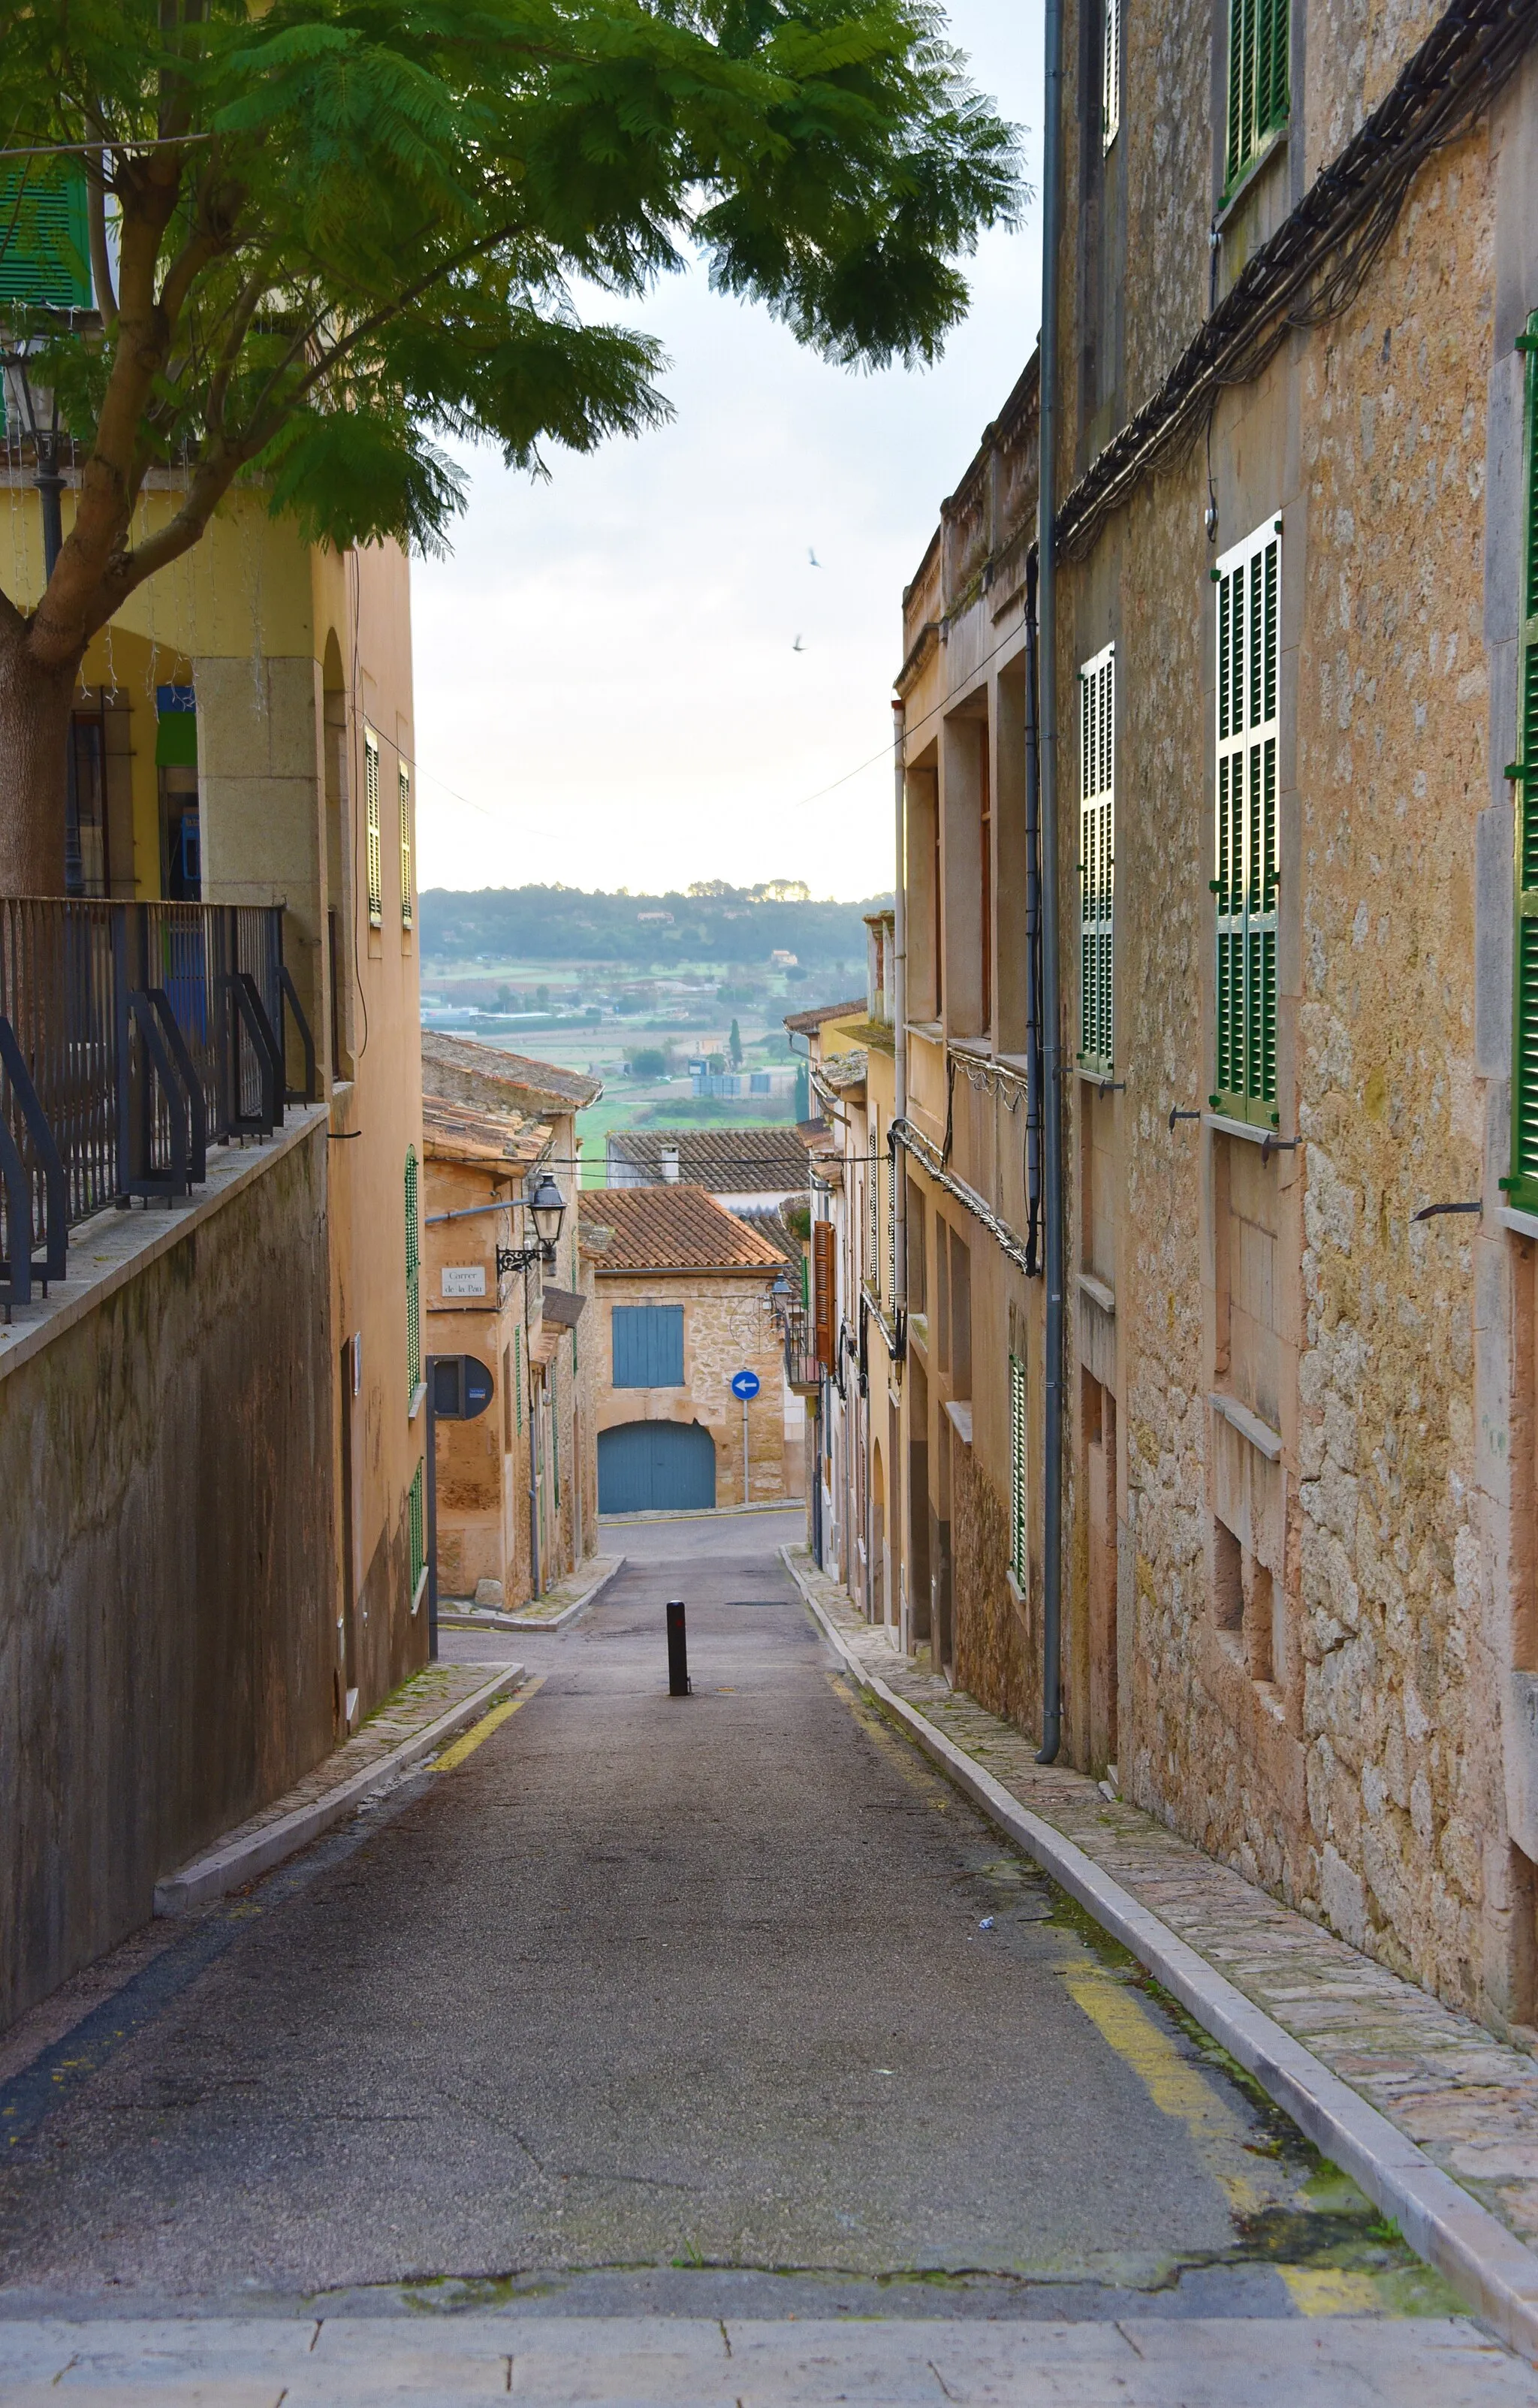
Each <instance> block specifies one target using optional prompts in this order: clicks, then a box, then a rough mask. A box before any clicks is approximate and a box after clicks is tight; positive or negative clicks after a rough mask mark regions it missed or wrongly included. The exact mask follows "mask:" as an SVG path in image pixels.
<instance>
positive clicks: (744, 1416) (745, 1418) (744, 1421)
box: [742, 1397, 753, 1505]
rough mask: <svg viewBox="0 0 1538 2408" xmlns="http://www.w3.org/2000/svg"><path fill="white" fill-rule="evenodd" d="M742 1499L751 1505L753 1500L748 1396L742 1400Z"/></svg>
mask: <svg viewBox="0 0 1538 2408" xmlns="http://www.w3.org/2000/svg"><path fill="white" fill-rule="evenodd" d="M742 1501H743V1503H744V1504H745V1505H750V1504H751V1503H752V1501H753V1499H752V1495H751V1492H750V1491H749V1489H748V1399H747V1398H746V1397H744V1398H743V1400H742Z"/></svg>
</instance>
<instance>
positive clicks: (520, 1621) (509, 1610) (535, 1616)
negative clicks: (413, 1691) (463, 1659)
mask: <svg viewBox="0 0 1538 2408" xmlns="http://www.w3.org/2000/svg"><path fill="white" fill-rule="evenodd" d="M624 1569H625V1559H624V1556H623V1555H588V1556H586V1557H585V1558H584V1560H583V1561H582V1562H581V1563H579V1564H578V1565H577V1570H575V1571H573V1572H568V1573H567V1575H566V1577H565V1579H564V1580H559V1581H556V1582H554V1583H553V1584H551V1586H550V1587H549V1588H548V1589H547V1590H546V1592H545V1594H544V1596H543V1597H541V1598H531V1600H530V1602H529V1603H528V1604H527V1605H520V1606H513V1607H507V1606H497V1605H482V1606H477V1605H476V1604H475V1603H474V1602H473V1601H472V1600H471V1599H469V1598H463V1597H450V1598H441V1599H440V1600H439V1604H438V1627H439V1629H440V1630H559V1629H561V1628H562V1627H563V1625H564V1624H566V1623H568V1622H570V1621H571V1620H572V1618H573V1616H574V1615H576V1614H578V1613H581V1611H582V1608H583V1607H584V1606H585V1605H591V1603H592V1601H593V1599H594V1598H598V1597H602V1595H603V1593H604V1591H605V1589H606V1588H607V1587H608V1585H609V1583H610V1582H611V1581H613V1580H618V1578H619V1574H620V1573H621V1572H622V1571H623V1570H624Z"/></svg>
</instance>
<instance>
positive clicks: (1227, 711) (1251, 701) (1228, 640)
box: [1209, 519, 1282, 1128]
mask: <svg viewBox="0 0 1538 2408" xmlns="http://www.w3.org/2000/svg"><path fill="white" fill-rule="evenodd" d="M1214 573H1215V575H1216V577H1217V580H1218V760H1217V831H1216V843H1215V851H1216V855H1217V859H1216V863H1215V869H1216V875H1215V876H1214V879H1213V882H1212V888H1213V894H1214V896H1216V898H1217V904H1218V913H1217V919H1218V960H1217V981H1216V1000H1217V1076H1216V1080H1215V1082H1214V1083H1215V1088H1216V1092H1215V1093H1214V1094H1213V1096H1212V1097H1210V1098H1209V1100H1210V1102H1211V1104H1212V1108H1213V1110H1214V1111H1220V1112H1223V1113H1225V1114H1227V1116H1228V1117H1229V1118H1230V1119H1232V1120H1245V1121H1253V1122H1255V1123H1256V1124H1257V1125H1260V1126H1261V1127H1265V1128H1275V1126H1276V1125H1277V1112H1276V890H1277V885H1278V882H1279V876H1280V855H1279V851H1278V842H1277V825H1276V822H1277V801H1276V778H1277V728H1278V716H1277V714H1278V709H1279V687H1280V662H1279V645H1280V634H1281V628H1280V610H1281V581H1282V533H1281V521H1280V519H1277V520H1276V521H1275V522H1274V523H1273V524H1271V525H1269V526H1267V527H1264V528H1262V529H1260V530H1259V531H1258V532H1257V533H1256V534H1254V535H1252V536H1250V537H1248V538H1246V541H1245V542H1244V543H1242V544H1238V545H1236V546H1235V548H1234V550H1233V551H1232V552H1227V553H1225V555H1224V557H1223V558H1222V559H1221V560H1220V561H1219V562H1218V566H1217V569H1216V571H1215V572H1214Z"/></svg>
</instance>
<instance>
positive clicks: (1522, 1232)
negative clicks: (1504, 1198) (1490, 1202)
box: [1496, 1204, 1538, 1238]
mask: <svg viewBox="0 0 1538 2408" xmlns="http://www.w3.org/2000/svg"><path fill="white" fill-rule="evenodd" d="M1496 1219H1497V1220H1498V1221H1499V1222H1500V1224H1501V1226H1502V1229H1509V1230H1510V1231H1511V1233H1512V1236H1513V1237H1514V1238H1538V1212H1524V1211H1520V1210H1519V1209H1518V1207H1517V1205H1515V1204H1502V1206H1501V1208H1500V1210H1499V1211H1498V1212H1497V1214H1496Z"/></svg>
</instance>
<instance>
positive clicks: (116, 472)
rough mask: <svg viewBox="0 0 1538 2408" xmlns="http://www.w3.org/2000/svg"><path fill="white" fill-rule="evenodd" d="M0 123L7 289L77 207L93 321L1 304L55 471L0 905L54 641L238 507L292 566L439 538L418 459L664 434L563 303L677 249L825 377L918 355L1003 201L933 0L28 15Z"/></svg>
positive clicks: (645, 393) (45, 773) (442, 516)
mask: <svg viewBox="0 0 1538 2408" xmlns="http://www.w3.org/2000/svg"><path fill="white" fill-rule="evenodd" d="M0 126H3V127H4V128H5V135H4V141H5V146H6V148H7V151H9V152H12V153H14V152H17V151H19V150H27V151H28V155H27V156H26V157H24V158H16V157H12V158H11V159H10V160H9V161H8V162H7V163H6V164H5V165H4V169H3V173H4V181H3V182H0V278H3V276H4V271H5V265H6V259H7V253H8V254H9V256H10V257H11V259H12V262H13V264H14V262H15V260H16V259H17V258H18V257H20V256H22V255H24V254H26V253H27V251H28V246H29V245H30V246H32V250H31V252H30V256H31V257H32V258H33V260H34V261H36V257H37V246H39V245H41V246H43V248H44V249H45V250H46V249H47V247H48V244H49V242H50V240H51V239H52V237H50V236H48V234H47V227H48V225H49V224H50V223H51V222H53V220H54V218H55V217H56V215H57V213H58V209H57V205H58V203H59V200H60V196H61V193H62V192H63V191H64V189H65V186H66V185H67V181H68V179H71V178H75V179H79V178H83V179H84V180H83V187H80V186H79V185H77V187H76V191H77V195H78V198H79V199H80V202H81V214H82V219H83V225H84V243H83V249H84V251H86V252H87V253H88V254H89V268H90V277H89V281H86V282H85V283H84V286H83V292H82V295H81V297H82V298H83V297H88V296H89V295H90V294H91V293H92V292H93V293H94V299H95V304H96V307H95V308H93V309H87V308H82V309H78V310H72V309H64V308H53V307H50V308H41V309H35V310H31V311H29V310H27V309H24V308H20V307H19V306H18V305H16V304H15V303H7V304H6V305H5V306H4V310H3V314H4V316H5V318H6V320H7V326H8V331H9V334H10V337H11V338H12V341H13V343H14V342H17V341H23V340H24V341H25V342H26V343H27V344H28V345H29V346H31V347H34V357H33V361H32V366H31V373H32V375H33V376H34V378H35V379H36V380H37V381H38V382H40V383H42V384H44V385H47V386H49V387H50V388H51V389H53V390H55V391H56V392H57V393H58V394H59V395H60V396H61V399H62V403H63V409H64V423H65V426H66V428H67V431H68V434H69V436H70V437H71V439H72V442H73V446H74V465H75V466H76V468H77V469H78V484H77V490H76V494H75V515H74V523H73V525H72V526H71V528H70V531H69V533H68V535H67V538H65V539H64V544H63V548H62V550H61V551H60V552H59V556H58V559H57V561H56V563H55V564H54V566H53V567H52V570H51V574H50V576H49V580H48V584H47V590H46V591H45V593H44V594H43V595H42V598H41V600H40V601H39V602H38V603H37V605H36V609H26V608H23V607H22V606H21V603H20V602H19V601H18V600H17V599H15V598H7V597H6V596H4V595H0V762H3V764H4V767H5V771H6V775H5V778H4V781H3V787H0V892H5V891H10V892H17V891H33V892H41V893H51V892H59V891H61V890H62V887H63V883H64V748H65V735H66V724H67V713H68V708H69V695H70V690H71V687H72V686H73V684H74V681H75V678H76V673H77V670H78V666H79V663H80V660H81V658H82V656H83V653H84V650H85V647H86V644H87V643H88V641H89V640H90V638H91V637H92V636H93V634H94V633H95V632H96V631H97V630H98V629H99V628H101V627H102V626H103V625H104V624H106V622H107V620H108V618H109V617H110V616H111V614H112V613H113V612H114V611H115V610H116V609H119V608H120V607H121V604H122V603H123V602H124V601H125V600H126V598H127V596H128V595H130V594H132V593H133V592H134V590H135V587H137V586H139V585H141V584H142V583H143V582H144V581H145V580H146V579H147V578H149V577H151V576H153V575H154V573H155V572H156V570H157V569H160V568H164V566H166V565H167V564H168V563H169V562H171V561H174V560H176V559H177V558H178V557H179V556H180V555H181V554H182V553H184V552H187V551H188V550H190V549H191V547H192V545H194V544H195V543H196V542H197V541H198V539H199V538H200V537H201V536H202V534H203V532H204V530H205V528H206V525H207V523H208V521H209V518H210V516H211V515H212V513H213V511H214V510H215V509H217V507H218V506H219V504H220V502H221V499H222V498H223V497H224V496H225V495H227V494H228V493H229V492H230V489H231V487H232V486H233V485H234V484H235V482H236V480H241V479H254V480H257V481H258V482H259V484H260V486H261V489H262V491H263V494H264V495H265V498H266V501H267V505H268V507H269V508H270V509H272V510H273V511H274V512H278V513H284V514H287V515H288V516H290V517H291V518H292V520H293V521H294V522H295V523H296V524H297V526H298V527H299V529H300V530H301V532H302V534H303V535H304V536H305V537H306V538H307V539H309V540H319V541H324V542H329V543H334V544H337V545H343V546H346V545H352V544H358V543H368V542H372V541H377V540H379V539H381V538H387V537H394V538H399V539H401V540H402V541H405V542H408V543H411V544H415V545H417V546H419V547H426V548H430V549H431V548H434V547H438V546H441V545H442V544H443V543H444V540H445V537H446V534H447V531H448V529H449V526H450V524H451V523H452V521H453V518H454V516H455V514H456V512H457V511H458V510H460V509H462V508H463V499H464V495H463V485H462V481H461V479H460V477H459V475H458V473H457V472H456V470H455V468H454V466H453V465H452V463H451V462H450V461H449V458H448V457H447V456H446V454H445V453H444V452H443V450H442V449H441V448H440V447H441V444H442V442H443V440H444V439H445V438H446V437H486V438H489V439H490V440H491V441H493V442H494V443H496V444H497V445H499V446H500V448H501V450H502V452H503V454H504V456H505V458H506V460H508V461H509V462H510V463H514V464H517V465H520V466H525V467H529V468H537V467H538V466H540V465H541V447H542V446H543V445H546V444H551V443H559V444H564V445H566V446H568V447H570V448H572V449H574V450H577V451H587V450H590V449H591V448H592V447H593V446H594V445H596V444H597V443H598V442H600V441H601V440H602V439H603V437H605V436H607V435H612V434H635V433H638V432H639V431H640V430H642V429H643V428H645V427H648V426H649V425H653V424H655V423H657V422H658V421H659V420H660V419H662V417H663V416H664V415H665V414H666V408H667V405H666V403H665V401H664V400H663V398H662V394H660V392H659V390H658V387H657V384H656V381H655V380H656V376H657V373H658V370H659V368H660V366H662V360H661V355H660V352H659V351H658V348H657V346H656V345H655V344H654V343H653V342H651V341H650V340H648V338H647V337H645V336H643V335H639V334H635V333H632V332H627V331H625V330H624V329H622V328H620V327H618V326H615V325H609V324H604V323H595V324H588V323H584V322H581V321H580V320H579V319H578V317H577V313H576V310H575V308H574V307H573V304H572V301H571V299H570V296H569V293H568V286H567V279H569V278H571V277H574V276H579V277H581V278H583V279H587V280H588V281H589V282H590V283H592V284H595V285H596V286H598V287H599V288H601V289H602V290H605V291H606V292H608V293H610V294H619V295H634V294H639V293H642V292H644V291H645V289H646V288H647V286H648V284H649V283H650V282H651V280H652V279H654V278H655V277H656V276H657V275H659V274H660V273H662V271H664V270H666V269H669V268H672V267H675V266H676V265H679V264H680V263H681V260H682V257H683V255H684V253H685V251H687V249H688V248H689V246H690V245H691V244H694V245H697V246H698V247H699V248H700V249H701V250H702V251H704V253H705V257H706V258H707V259H708V262H709V265H710V273H711V277H712V280H713V281H714V283H715V284H716V286H717V287H718V288H719V290H721V291H722V292H726V293H731V294H740V295H752V296H754V297H757V298H758V299H761V300H762V301H764V302H765V303H766V304H767V305H768V306H769V308H771V309H773V310H774V311H775V312H776V314H777V315H779V316H780V317H781V318H783V319H784V320H785V321H786V322H787V323H788V324H789V325H790V327H791V329H792V330H793V332H794V333H795V335H796V336H797V337H798V338H799V339H800V340H801V341H803V342H805V343H808V344H811V345H812V346H814V347H815V348H817V349H818V350H819V351H822V352H823V353H824V354H825V355H826V356H828V357H829V358H830V359H833V360H835V361H839V362H843V363H845V364H846V365H849V366H855V365H879V364H881V363H884V362H887V361H890V360H892V359H903V360H905V361H910V362H911V361H919V360H929V359H933V357H934V356H935V354H936V352H937V351H938V350H939V347H940V345H941V342H942V340H943V338H944V337H945V336H946V334H947V331H948V330H949V329H950V328H951V327H952V326H953V325H954V324H955V323H956V322H957V321H958V320H959V318H960V317H961V314H962V311H963V309H964V307H965V303H966V287H965V284H964V281H963V279H962V278H961V274H960V272H959V269H958V266H957V261H958V259H959V257H960V256H961V255H962V254H963V253H964V252H966V251H968V250H969V248H970V247H971V244H972V242H973V240H974V237H975V232H976V230H977V228H978V227H979V226H982V225H986V224H990V223H993V222H998V221H1000V220H1001V219H1005V218H1007V217H1008V216H1009V215H1010V213H1011V211H1012V210H1013V209H1014V208H1015V206H1016V204H1017V201H1018V193H1019V186H1018V175H1017V159H1016V150H1015V142H1014V136H1013V134H1012V132H1011V130H1010V129H1009V128H1008V127H1006V126H1005V125H1004V124H1002V123H1001V122H999V120H998V119H997V118H996V117H995V116H994V115H993V114H992V113H991V112H990V110H989V109H988V108H987V107H986V106H985V105H984V104H983V102H982V101H981V100H980V99H979V98H978V97H977V95H976V94H975V93H974V92H973V91H972V89H971V88H970V86H969V85H968V84H967V82H966V81H965V79H964V77H963V75H962V73H961V63H960V62H959V60H958V59H957V57H956V55H955V53H953V52H952V51H951V50H948V49H947V47H946V45H945V44H944V42H943V41H942V39H941V21H940V19H939V17H938V15H937V13H936V11H935V9H934V7H933V5H932V0H752V5H750V6H744V5H743V0H691V5H683V0H273V5H271V6H268V7H261V8H256V7H251V6H250V5H249V0H71V5H70V6H69V7H67V8H64V7H59V6H57V5H50V0H30V5H28V0H22V5H21V7H18V8H16V9H12V10H8V11H7V25H6V35H5V40H4V43H3V45H0ZM71 146H74V147H73V148H71ZM83 146H91V147H89V148H85V147H83ZM61 179H63V180H61ZM75 273H76V275H77V276H78V277H79V276H81V275H82V274H83V263H82V262H81V261H79V260H78V259H77V260H76V262H75ZM56 280H57V279H55V282H56ZM0 289H9V290H15V289H17V287H16V283H15V279H12V280H11V282H10V284H9V285H7V286H0ZM152 470H164V471H169V472H170V474H171V477H172V479H173V482H174V485H175V489H176V491H177V492H178V494H179V495H180V501H179V506H178V508H177V509H176V510H175V511H174V513H173V514H172V515H171V516H170V517H169V518H167V519H165V520H164V521H163V522H162V523H160V524H158V525H157V526H156V527H155V528H154V529H153V531H152V532H151V533H150V534H148V535H147V536H142V537H141V538H139V539H138V540H135V538H134V535H133V526H132V520H133V512H134V508H135V501H136V499H137V497H138V495H139V494H140V492H141V490H142V489H143V487H144V484H145V480H146V478H147V476H149V475H150V472H151V471H152Z"/></svg>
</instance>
